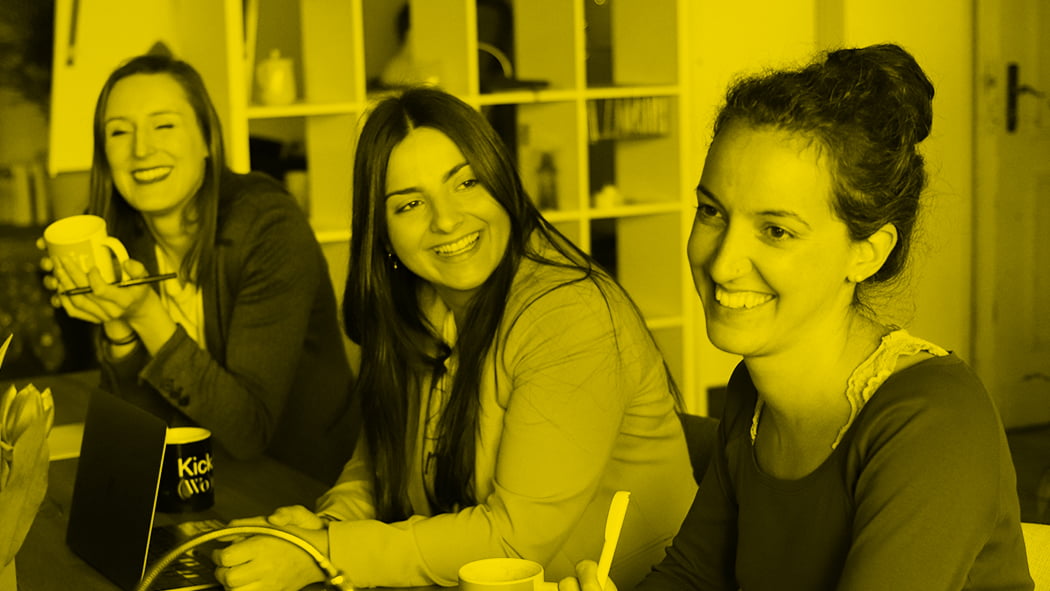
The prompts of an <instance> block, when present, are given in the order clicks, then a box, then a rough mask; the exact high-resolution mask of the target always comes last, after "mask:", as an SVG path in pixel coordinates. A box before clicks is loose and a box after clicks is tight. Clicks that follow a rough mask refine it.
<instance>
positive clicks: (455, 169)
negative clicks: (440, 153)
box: [385, 162, 470, 199]
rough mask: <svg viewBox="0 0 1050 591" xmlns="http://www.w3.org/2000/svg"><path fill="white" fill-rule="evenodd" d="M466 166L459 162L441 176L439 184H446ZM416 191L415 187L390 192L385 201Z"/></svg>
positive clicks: (465, 163) (466, 164) (464, 163)
mask: <svg viewBox="0 0 1050 591" xmlns="http://www.w3.org/2000/svg"><path fill="white" fill-rule="evenodd" d="M467 166H470V164H468V163H467V162H460V163H459V164H457V165H455V166H453V167H452V168H450V169H449V170H448V172H446V173H445V174H443V175H441V182H443V183H447V182H448V179H450V178H452V176H453V175H454V174H456V173H457V172H459V171H460V170H463V169H464V168H465V167H467ZM418 191H419V189H418V188H417V187H406V188H404V189H398V190H397V191H391V192H389V193H387V194H386V196H385V198H386V199H390V198H391V197H393V196H395V195H407V194H409V193H416V192H418Z"/></svg>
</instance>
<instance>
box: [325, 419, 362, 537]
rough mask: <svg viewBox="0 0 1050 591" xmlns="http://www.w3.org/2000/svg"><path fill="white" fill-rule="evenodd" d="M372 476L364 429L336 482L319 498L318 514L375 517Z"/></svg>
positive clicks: (348, 518)
mask: <svg viewBox="0 0 1050 591" xmlns="http://www.w3.org/2000/svg"><path fill="white" fill-rule="evenodd" d="M372 476H373V471H372V465H371V463H370V462H369V460H368V441H367V439H366V438H365V436H364V434H363V433H362V434H361V436H360V437H358V440H357V445H356V446H355V447H354V455H353V457H352V458H350V461H349V462H347V463H346V466H345V467H344V468H343V472H342V473H341V474H340V475H339V479H338V480H337V481H336V483H335V485H334V486H332V488H330V489H328V491H326V492H325V493H324V495H322V496H321V498H320V499H318V500H317V514H318V515H320V516H322V517H325V518H327V519H332V520H335V521H355V520H358V519H374V518H375V515H376V511H375V502H374V500H373V499H374V490H375V489H374V484H373V480H372Z"/></svg>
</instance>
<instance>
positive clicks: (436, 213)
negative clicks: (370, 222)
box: [385, 127, 511, 308]
mask: <svg viewBox="0 0 1050 591" xmlns="http://www.w3.org/2000/svg"><path fill="white" fill-rule="evenodd" d="M385 194H386V222H387V231H388V235H389V240H390V246H391V248H392V249H393V252H394V254H395V255H396V256H397V258H398V259H399V260H400V261H401V263H402V264H404V265H405V267H407V268H408V269H409V270H411V271H412V272H413V273H415V274H416V275H419V276H420V277H421V278H423V279H424V280H426V281H428V282H430V283H431V284H432V285H433V286H434V287H435V288H436V289H437V291H438V293H439V294H440V295H441V297H442V298H443V299H444V300H445V302H446V303H447V304H448V305H449V306H451V307H453V308H455V307H458V306H463V305H465V304H466V303H467V302H469V300H470V298H471V297H472V296H473V294H474V293H475V292H476V291H477V290H478V288H479V287H481V285H482V284H483V283H485V281H486V280H488V278H489V276H491V275H492V272H493V271H495V270H496V267H497V266H498V265H499V263H500V261H501V260H502V259H503V253H504V252H505V251H506V250H507V242H508V240H509V239H510V230H511V228H510V216H509V215H507V212H506V210H505V209H503V206H501V205H500V204H499V202H497V201H496V200H495V199H494V198H493V197H492V195H491V194H490V193H489V192H488V190H487V189H486V188H485V187H484V186H482V184H481V182H480V181H479V180H478V179H477V177H476V176H475V174H474V170H473V168H472V167H471V165H470V163H468V162H467V160H466V158H464V156H463V153H462V152H461V151H460V149H459V147H458V146H456V144H455V143H454V142H453V141H452V140H451V139H449V137H448V136H446V135H445V134H444V133H442V132H440V131H437V130H436V129H433V128H430V127H418V128H416V129H413V130H412V131H410V132H409V133H408V135H407V136H406V137H405V139H404V140H402V142H401V143H400V144H398V145H397V146H396V147H395V148H394V149H393V151H391V153H390V160H389V163H388V164H387V174H386V190H385Z"/></svg>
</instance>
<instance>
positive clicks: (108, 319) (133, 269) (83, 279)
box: [40, 256, 176, 354]
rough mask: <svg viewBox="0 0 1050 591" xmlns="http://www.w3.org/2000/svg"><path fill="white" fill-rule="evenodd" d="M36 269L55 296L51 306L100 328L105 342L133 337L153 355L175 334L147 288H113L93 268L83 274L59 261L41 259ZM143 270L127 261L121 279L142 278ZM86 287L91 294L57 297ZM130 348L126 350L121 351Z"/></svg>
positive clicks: (74, 266) (173, 323) (151, 290)
mask: <svg viewBox="0 0 1050 591" xmlns="http://www.w3.org/2000/svg"><path fill="white" fill-rule="evenodd" d="M40 267H41V268H42V269H43V270H45V271H49V272H50V273H51V274H50V275H45V276H44V287H46V288H47V289H49V290H52V291H55V292H56V293H55V294H54V295H52V296H51V305H52V306H54V307H56V308H57V307H59V306H61V307H62V308H64V309H65V311H66V313H67V314H69V315H70V316H71V317H73V318H79V319H80V320H85V321H87V322H92V323H95V324H102V325H103V328H102V330H103V331H105V336H106V338H107V339H108V340H109V341H111V342H115V343H123V342H125V341H127V338H128V337H129V336H132V333H136V334H137V335H138V336H139V338H140V339H141V340H142V343H143V344H144V345H145V346H146V349H147V350H148V351H149V352H150V354H154V353H155V352H156V351H157V350H159V349H160V348H161V347H162V346H163V345H164V343H166V342H167V341H168V339H170V338H171V335H172V334H174V333H175V330H176V326H175V322H174V321H173V320H172V319H171V316H169V315H168V312H167V311H166V310H165V309H164V306H163V305H161V301H160V296H158V295H157V292H155V291H154V290H153V288H151V287H150V286H149V285H133V286H130V287H117V286H116V285H112V284H110V283H108V282H107V281H105V280H104V279H103V278H102V274H101V273H100V272H99V270H98V269H97V268H93V269H91V270H90V271H89V272H87V273H84V271H83V269H81V268H80V266H79V265H76V264H67V262H66V261H64V260H62V259H60V258H52V257H46V256H45V257H44V258H43V259H42V260H41V261H40ZM148 274H149V272H148V270H147V269H146V266H145V265H143V264H142V263H140V262H139V261H136V260H134V259H130V260H128V261H126V262H125V263H124V267H123V275H124V278H125V279H136V278H139V277H146V276H147V275H148ZM84 286H90V287H91V293H87V294H81V295H74V296H69V295H60V294H61V292H63V291H66V290H69V289H73V288H76V287H84ZM125 348H130V347H125Z"/></svg>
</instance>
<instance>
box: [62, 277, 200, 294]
mask: <svg viewBox="0 0 1050 591" xmlns="http://www.w3.org/2000/svg"><path fill="white" fill-rule="evenodd" d="M178 276H179V274H178V273H163V274H161V275H150V276H149V277H138V278H136V279H128V280H127V281H120V282H118V283H113V284H112V285H115V286H117V287H131V286H133V285H145V284H147V283H156V282H158V281H165V280H167V279H175V278H176V277H178ZM85 293H91V287H74V288H73V289H67V290H66V291H60V292H58V295H65V296H74V295H83V294H85Z"/></svg>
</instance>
